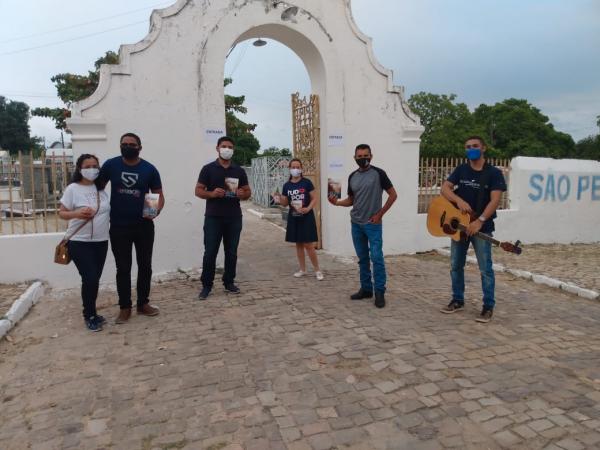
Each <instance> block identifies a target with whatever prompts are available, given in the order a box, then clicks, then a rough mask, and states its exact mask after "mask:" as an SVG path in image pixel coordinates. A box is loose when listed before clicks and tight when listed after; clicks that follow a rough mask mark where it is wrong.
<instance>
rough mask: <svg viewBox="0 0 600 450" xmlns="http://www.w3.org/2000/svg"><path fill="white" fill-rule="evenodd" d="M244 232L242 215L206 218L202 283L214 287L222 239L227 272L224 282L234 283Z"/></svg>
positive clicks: (226, 283) (224, 275)
mask: <svg viewBox="0 0 600 450" xmlns="http://www.w3.org/2000/svg"><path fill="white" fill-rule="evenodd" d="M241 233H242V217H241V216H238V217H214V216H206V217H205V218H204V258H203V260H202V276H201V278H200V279H201V280H202V285H203V286H206V287H212V286H213V281H214V279H215V267H216V263H217V255H218V253H219V247H220V246H221V240H223V249H224V250H225V273H224V274H223V284H224V285H228V284H232V283H233V281H234V280H235V268H236V264H237V249H238V245H239V244H240V234H241Z"/></svg>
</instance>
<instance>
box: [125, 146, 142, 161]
mask: <svg viewBox="0 0 600 450" xmlns="http://www.w3.org/2000/svg"><path fill="white" fill-rule="evenodd" d="M121 156H123V158H125V159H130V160H131V159H137V158H138V157H139V156H140V149H139V148H132V147H129V146H128V145H121Z"/></svg>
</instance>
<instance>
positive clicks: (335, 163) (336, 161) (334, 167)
mask: <svg viewBox="0 0 600 450" xmlns="http://www.w3.org/2000/svg"><path fill="white" fill-rule="evenodd" d="M343 170H344V160H343V159H342V158H331V159H330V160H329V172H333V173H337V172H342V171H343Z"/></svg>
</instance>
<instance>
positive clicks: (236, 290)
mask: <svg viewBox="0 0 600 450" xmlns="http://www.w3.org/2000/svg"><path fill="white" fill-rule="evenodd" d="M225 292H229V293H230V294H239V293H240V288H239V287H237V286H236V285H235V284H233V283H231V284H226V285H225Z"/></svg>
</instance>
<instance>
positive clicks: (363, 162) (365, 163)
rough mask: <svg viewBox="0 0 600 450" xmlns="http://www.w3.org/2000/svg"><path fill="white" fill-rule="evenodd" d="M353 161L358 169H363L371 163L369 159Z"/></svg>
mask: <svg viewBox="0 0 600 450" xmlns="http://www.w3.org/2000/svg"><path fill="white" fill-rule="evenodd" d="M355 161H356V164H358V167H360V168H361V169H364V168H366V167H368V166H369V163H370V162H371V158H357V159H355Z"/></svg>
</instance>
